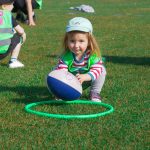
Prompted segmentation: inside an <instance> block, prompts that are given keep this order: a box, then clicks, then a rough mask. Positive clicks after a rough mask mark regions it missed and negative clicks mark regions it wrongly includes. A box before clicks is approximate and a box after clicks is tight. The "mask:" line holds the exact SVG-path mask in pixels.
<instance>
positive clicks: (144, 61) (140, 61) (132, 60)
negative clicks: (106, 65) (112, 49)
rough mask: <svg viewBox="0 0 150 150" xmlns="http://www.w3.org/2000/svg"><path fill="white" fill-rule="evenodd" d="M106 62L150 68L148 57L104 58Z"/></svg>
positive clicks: (149, 58)
mask: <svg viewBox="0 0 150 150" xmlns="http://www.w3.org/2000/svg"><path fill="white" fill-rule="evenodd" d="M104 58H105V59H106V62H112V63H120V64H133V65H144V66H150V57H123V56H104Z"/></svg>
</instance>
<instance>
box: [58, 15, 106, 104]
mask: <svg viewBox="0 0 150 150" xmlns="http://www.w3.org/2000/svg"><path fill="white" fill-rule="evenodd" d="M63 48H64V51H63V54H62V56H61V57H60V59H59V62H58V64H57V66H56V67H55V69H64V70H66V71H69V72H71V73H73V74H74V75H75V76H76V77H77V79H78V80H79V81H80V83H81V84H82V86H83V89H85V88H87V87H89V86H90V87H91V89H90V100H91V101H96V102H101V97H100V92H101V89H102V87H103V84H104V81H105V76H106V69H105V67H104V65H103V62H102V57H101V54H100V49H99V46H98V44H97V42H96V39H95V38H94V35H93V27H92V24H91V22H90V21H89V20H88V19H86V18H83V17H75V18H73V19H71V20H69V22H68V24H67V26H66V33H65V36H64V41H63Z"/></svg>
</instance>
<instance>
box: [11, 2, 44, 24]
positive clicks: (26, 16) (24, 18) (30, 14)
mask: <svg viewBox="0 0 150 150" xmlns="http://www.w3.org/2000/svg"><path fill="white" fill-rule="evenodd" d="M41 7H42V0H15V2H14V9H13V12H16V13H17V14H16V20H19V21H21V22H23V23H26V24H28V25H29V26H35V25H36V23H35V12H34V9H41Z"/></svg>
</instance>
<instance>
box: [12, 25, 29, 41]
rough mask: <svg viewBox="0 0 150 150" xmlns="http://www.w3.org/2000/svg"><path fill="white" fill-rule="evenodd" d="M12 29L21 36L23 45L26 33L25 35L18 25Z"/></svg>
mask: <svg viewBox="0 0 150 150" xmlns="http://www.w3.org/2000/svg"><path fill="white" fill-rule="evenodd" d="M14 29H15V31H16V32H17V33H18V34H19V35H21V36H22V38H23V43H24V42H25V40H26V33H25V31H24V29H23V28H22V27H21V26H20V25H17V26H16V27H14Z"/></svg>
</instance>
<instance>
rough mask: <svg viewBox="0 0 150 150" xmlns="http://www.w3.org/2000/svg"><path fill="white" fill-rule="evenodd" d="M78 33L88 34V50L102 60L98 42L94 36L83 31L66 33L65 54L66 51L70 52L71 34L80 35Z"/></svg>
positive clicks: (64, 41) (64, 40)
mask: <svg viewBox="0 0 150 150" xmlns="http://www.w3.org/2000/svg"><path fill="white" fill-rule="evenodd" d="M78 32H79V33H84V34H87V36H88V43H89V45H88V47H87V49H89V50H90V51H91V54H96V55H97V56H98V57H100V58H101V53H100V48H99V46H98V44H97V41H96V39H95V37H94V35H93V34H91V33H89V32H82V31H71V32H66V33H65V35H64V39H63V53H65V52H66V51H68V50H69V48H68V36H69V35H70V34H74V33H78Z"/></svg>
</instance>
